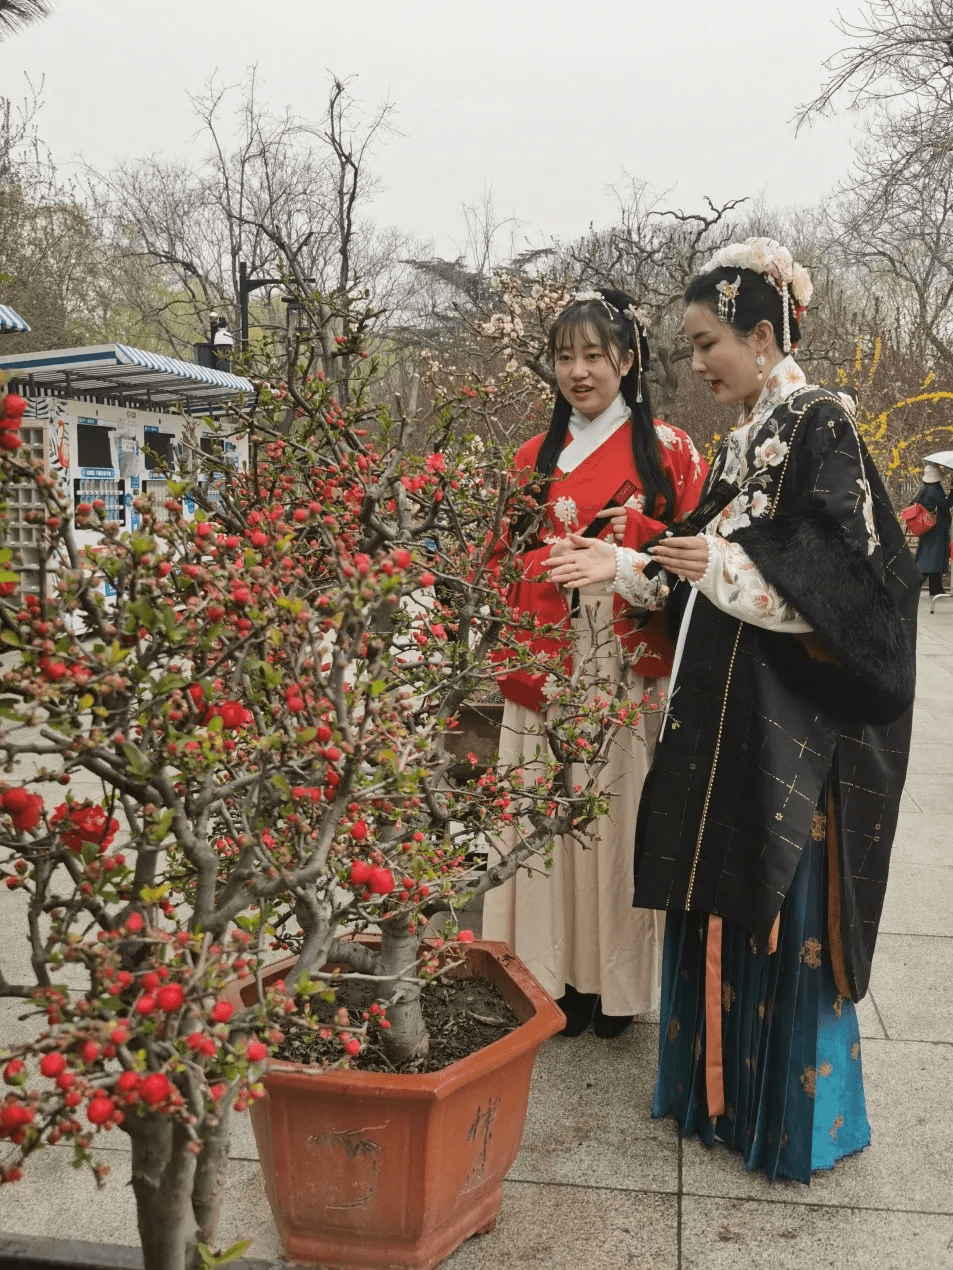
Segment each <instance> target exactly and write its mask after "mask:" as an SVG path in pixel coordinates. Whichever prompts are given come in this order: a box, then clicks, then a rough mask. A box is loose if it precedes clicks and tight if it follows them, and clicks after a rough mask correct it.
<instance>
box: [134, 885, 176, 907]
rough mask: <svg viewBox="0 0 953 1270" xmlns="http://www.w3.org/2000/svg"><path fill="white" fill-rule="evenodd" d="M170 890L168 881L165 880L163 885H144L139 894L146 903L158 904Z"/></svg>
mask: <svg viewBox="0 0 953 1270" xmlns="http://www.w3.org/2000/svg"><path fill="white" fill-rule="evenodd" d="M168 890H169V884H168V882H163V883H162V885H161V886H144V887H143V888H142V890H141V891H140V892H139V894H140V897H141V899H142V902H143V903H144V904H158V903H159V901H160V900H161V899H162V898H163V897H164V896H165V895H166V894H167V893H168Z"/></svg>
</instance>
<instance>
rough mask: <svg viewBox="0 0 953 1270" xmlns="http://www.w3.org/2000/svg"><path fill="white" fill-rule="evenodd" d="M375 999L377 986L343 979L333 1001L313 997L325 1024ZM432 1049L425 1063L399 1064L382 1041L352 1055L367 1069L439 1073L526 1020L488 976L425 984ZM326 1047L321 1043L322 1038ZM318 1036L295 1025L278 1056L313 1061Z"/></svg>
mask: <svg viewBox="0 0 953 1270" xmlns="http://www.w3.org/2000/svg"><path fill="white" fill-rule="evenodd" d="M373 1000H374V993H373V987H372V985H370V984H366V983H361V982H359V981H357V982H355V981H353V980H352V981H350V982H344V983H342V984H341V985H340V986H339V987H338V989H337V999H336V1000H335V1001H334V1003H333V1004H329V1003H328V1002H326V1001H322V1000H321V999H320V998H319V997H315V998H313V999H312V1002H313V1003H312V1013H313V1015H314V1016H315V1017H316V1018H317V1019H318V1020H319V1021H320V1022H321V1023H331V1022H332V1020H333V1018H334V1014H335V1011H337V1010H339V1009H340V1008H341V1006H345V1007H346V1008H347V1010H348V1013H349V1014H350V1015H351V1017H352V1018H354V1019H355V1020H359V1019H360V1017H361V1012H362V1011H363V1010H366V1009H367V1007H368V1006H369V1005H370V1004H371V1002H372V1001H373ZM421 1000H422V1002H423V1012H424V1022H425V1024H426V1026H427V1032H428V1035H429V1037H430V1052H429V1054H428V1056H427V1058H426V1059H425V1060H424V1061H423V1062H422V1063H414V1064H405V1065H404V1066H402V1067H395V1066H394V1065H393V1064H392V1063H391V1062H389V1061H388V1059H387V1058H386V1057H385V1056H384V1054H383V1052H382V1050H381V1048H380V1046H378V1045H370V1046H368V1048H367V1049H366V1050H364V1051H363V1052H362V1053H361V1054H359V1055H358V1056H357V1057H356V1058H355V1059H353V1060H352V1063H351V1066H352V1068H354V1069H356V1070H358V1071H365V1072H390V1073H394V1072H401V1073H412V1072H438V1071H441V1070H442V1069H443V1068H444V1067H449V1066H450V1064H451V1063H455V1062H457V1060H458V1059H461V1058H466V1057H467V1056H468V1055H470V1054H475V1053H477V1051H479V1050H481V1049H485V1048H486V1046H487V1045H492V1044H493V1042H494V1041H498V1040H499V1039H500V1038H501V1037H503V1036H506V1035H507V1034H508V1033H509V1032H512V1031H514V1030H515V1029H516V1028H518V1027H519V1025H520V1021H519V1019H518V1018H517V1017H516V1015H515V1014H514V1013H513V1011H512V1010H511V1009H510V1007H509V1006H508V1005H507V1004H506V1002H505V1001H504V1000H503V998H502V997H501V996H500V993H499V991H498V989H497V988H496V986H495V985H494V984H492V983H489V982H488V981H487V980H485V979H462V978H455V979H451V980H449V981H448V982H446V983H442V984H433V985H430V986H428V987H425V988H424V991H423V993H422V996H421ZM318 1045H319V1046H320V1045H321V1043H320V1042H318ZM313 1047H314V1035H313V1033H312V1032H310V1031H308V1030H306V1029H305V1028H301V1027H295V1026H294V1025H292V1026H291V1027H288V1028H287V1029H286V1037H285V1041H284V1043H283V1044H282V1046H281V1047H280V1049H279V1050H278V1051H277V1052H276V1054H275V1057H276V1058H279V1059H283V1060H284V1061H285V1062H289V1063H310V1062H311V1054H312V1048H313Z"/></svg>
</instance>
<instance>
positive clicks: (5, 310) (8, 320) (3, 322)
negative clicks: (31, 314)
mask: <svg viewBox="0 0 953 1270" xmlns="http://www.w3.org/2000/svg"><path fill="white" fill-rule="evenodd" d="M29 329H30V324H29V322H27V321H26V320H25V319H24V318H22V317H20V315H19V313H18V312H17V311H16V309H11V308H10V306H9V304H0V331H28V330H29Z"/></svg>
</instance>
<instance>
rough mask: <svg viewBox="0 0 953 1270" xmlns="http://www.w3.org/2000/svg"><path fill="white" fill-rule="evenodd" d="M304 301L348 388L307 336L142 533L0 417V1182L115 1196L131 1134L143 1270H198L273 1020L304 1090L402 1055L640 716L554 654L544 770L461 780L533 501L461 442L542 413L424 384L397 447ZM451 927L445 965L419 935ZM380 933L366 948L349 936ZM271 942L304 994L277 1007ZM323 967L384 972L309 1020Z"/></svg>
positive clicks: (380, 405)
mask: <svg viewBox="0 0 953 1270" xmlns="http://www.w3.org/2000/svg"><path fill="white" fill-rule="evenodd" d="M303 300H304V302H306V303H307V304H308V305H309V307H310V308H311V310H312V312H313V313H314V314H315V315H316V317H315V320H316V321H319V322H320V323H322V329H321V334H322V337H323V338H324V340H325V343H326V340H327V336H328V328H329V326H330V329H331V330H333V331H336V332H337V333H336V334H335V335H334V337H333V341H334V343H333V347H334V349H335V351H336V353H337V356H338V361H337V362H336V363H335V364H334V366H333V367H332V369H336V367H337V366H338V365H339V366H340V374H338V375H336V374H331V375H329V374H327V373H326V372H325V371H324V370H323V369H320V368H317V369H316V363H315V361H314V358H313V355H312V350H313V348H314V346H315V345H314V342H313V340H309V339H308V337H300V342H299V344H298V345H297V346H295V347H292V348H291V349H290V350H288V349H276V350H275V354H276V356H275V358H274V360H273V361H272V362H271V363H270V364H268V362H267V361H266V362H265V364H263V365H261V366H259V368H258V371H259V373H258V374H257V376H256V380H255V382H256V391H255V395H254V399H253V400H251V401H248V402H244V403H241V406H240V408H238V409H236V411H235V412H234V413H233V414H231V415H228V416H225V417H223V418H221V419H219V420H218V422H217V423H216V424H215V425H214V426H216V427H218V428H219V430H220V431H221V432H222V433H223V434H224V435H233V436H234V435H242V434H244V435H247V436H248V439H249V444H250V454H251V458H250V461H249V464H248V466H247V468H243V469H242V470H241V471H228V470H224V471H223V470H216V469H215V468H214V466H213V467H211V468H208V470H205V471H197V472H195V473H193V475H192V476H191V477H189V479H187V480H184V479H183V480H176V479H173V477H172V475H171V474H170V479H169V482H168V485H169V496H168V498H166V499H165V500H164V501H163V502H162V503H161V504H160V505H154V504H153V503H152V502H151V501H150V500H148V499H140V500H137V502H136V503H135V504H134V511H135V512H136V515H137V517H138V525H137V527H136V528H135V529H134V530H132V531H131V532H125V531H123V530H121V528H120V527H119V526H118V525H117V524H114V523H110V522H107V521H106V520H105V518H104V512H105V508H104V506H103V505H101V504H98V503H92V504H85V503H80V504H79V505H78V506H76V507H75V508H74V507H73V506H72V505H71V498H70V496H69V494H68V492H67V491H64V490H63V489H61V488H59V487H58V486H57V484H56V483H55V481H54V480H53V479H52V478H50V477H49V476H47V475H46V474H45V473H44V471H43V469H42V465H41V464H40V463H39V462H34V461H27V460H24V459H22V458H21V457H20V455H19V453H18V452H19V449H20V444H19V442H20V438H19V435H18V425H19V419H20V415H21V413H22V410H23V408H24V407H25V403H24V402H23V401H22V399H19V398H16V397H14V396H12V395H10V394H8V395H7V396H6V398H4V399H3V417H2V419H0V495H2V493H3V490H4V489H5V488H9V486H10V485H11V484H12V483H17V482H20V483H22V482H30V483H32V485H33V487H34V489H35V491H36V496H37V504H36V510H35V511H34V512H32V513H31V515H32V517H33V518H34V520H35V522H36V523H37V524H38V525H42V526H43V528H44V533H45V539H44V544H45V545H44V548H43V552H44V557H45V559H44V566H45V567H44V569H43V571H42V573H41V576H42V577H44V578H45V579H46V580H47V587H46V589H45V590H44V591H42V592H41V593H40V594H24V593H22V592H21V590H20V589H19V574H18V573H17V570H16V569H15V567H11V565H15V563H16V562H15V560H13V558H12V556H11V553H10V551H9V549H7V550H6V552H5V553H4V559H3V561H2V568H0V591H2V592H3V595H2V598H0V640H2V641H3V643H4V644H5V646H6V650H7V652H6V656H5V658H4V662H3V667H2V670H0V718H2V724H0V754H2V756H3V762H4V764H5V770H6V773H7V776H8V778H9V780H8V783H7V784H6V785H5V786H4V787H3V788H2V789H0V803H2V815H0V868H2V869H3V872H4V876H5V881H6V885H7V887H8V888H10V889H11V890H12V891H14V892H17V893H18V894H19V895H20V896H22V913H23V933H24V936H25V939H26V940H27V941H28V948H29V964H30V971H31V974H30V975H29V976H24V975H20V976H18V977H17V978H14V977H11V976H6V975H5V974H4V972H3V966H2V963H0V994H2V995H4V996H7V997H20V998H24V999H26V1000H28V1001H30V1002H32V1003H33V1004H34V1006H35V1009H36V1016H35V1018H36V1031H35V1035H34V1036H33V1037H32V1038H31V1039H30V1040H28V1041H27V1042H24V1043H22V1044H19V1045H17V1046H15V1047H13V1048H12V1049H11V1050H10V1051H9V1052H8V1054H7V1055H6V1056H5V1059H4V1060H3V1061H4V1067H3V1075H4V1079H5V1081H6V1083H7V1086H8V1087H9V1088H8V1092H7V1094H6V1096H5V1100H4V1101H3V1103H2V1104H0V1136H2V1137H5V1138H8V1139H10V1140H11V1141H12V1142H13V1143H14V1144H16V1145H17V1146H18V1147H19V1148H20V1159H19V1160H18V1161H17V1162H15V1163H11V1164H8V1165H7V1166H6V1167H5V1168H4V1170H3V1172H2V1174H0V1178H2V1180H3V1181H6V1182H12V1181H15V1180H17V1178H18V1177H19V1176H20V1175H21V1170H22V1167H23V1164H24V1161H26V1160H27V1159H28V1158H29V1156H30V1155H31V1154H32V1153H33V1152H34V1151H35V1150H37V1149H38V1148H40V1147H42V1146H44V1145H47V1144H50V1145H54V1144H56V1143H67V1144H71V1145H72V1146H73V1149H74V1151H75V1152H76V1155H77V1158H78V1160H79V1161H81V1162H88V1163H89V1164H90V1165H91V1167H92V1168H93V1170H94V1174H95V1176H96V1179H97V1181H102V1180H103V1178H104V1176H105V1173H106V1172H107V1170H106V1168H105V1167H104V1166H103V1165H101V1164H99V1163H97V1162H96V1161H95V1158H94V1157H95V1138H96V1136H97V1135H98V1134H99V1133H101V1132H104V1131H110V1130H118V1131H120V1132H124V1133H127V1134H128V1135H129V1137H130V1140H131V1144H132V1183H133V1186H134V1189H135V1194H136V1200H137V1206H138V1213H139V1229H140V1235H141V1239H142V1246H143V1255H144V1261H145V1265H146V1268H147V1270H185V1268H189V1270H191V1267H193V1266H198V1265H199V1264H208V1263H209V1261H210V1259H211V1258H212V1255H213V1254H212V1252H210V1249H211V1248H213V1247H214V1241H215V1225H216V1220H217V1217H218V1212H219V1207H220V1203H221V1197H222V1191H223V1187H224V1181H225V1170H226V1164H227V1152H228V1135H229V1123H230V1116H231V1114H232V1112H233V1111H241V1110H243V1109H244V1108H246V1107H247V1105H248V1103H249V1101H251V1100H253V1099H255V1098H257V1097H259V1096H261V1093H262V1086H261V1084H260V1080H259V1077H260V1075H261V1072H262V1067H263V1064H265V1063H266V1062H267V1058H268V1056H269V1054H271V1053H273V1052H274V1051H275V1049H276V1048H277V1047H278V1046H279V1045H280V1044H281V1043H282V1041H283V1039H284V1029H285V1027H286V1026H287V1025H288V1024H289V1023H293V1024H294V1025H295V1026H296V1027H298V1028H302V1029H304V1030H306V1031H309V1032H310V1033H312V1035H313V1037H314V1049H313V1055H314V1061H315V1062H317V1063H320V1064H325V1065H341V1064H347V1063H352V1062H357V1061H360V1055H361V1052H362V1051H363V1050H364V1049H365V1048H367V1047H369V1046H375V1047H376V1046H381V1047H383V1048H384V1049H385V1051H386V1052H387V1054H388V1056H389V1057H390V1059H391V1061H392V1062H393V1063H394V1064H405V1065H407V1064H410V1065H411V1066H412V1065H413V1064H415V1063H418V1062H420V1061H421V1059H422V1058H423V1057H424V1056H425V1054H426V1051H427V1046H428V1040H427V1033H426V1027H425V1025H424V1020H423V1015H422V1011H421V1001H420V994H421V991H422V990H425V988H426V984H427V983H428V982H430V981H432V980H433V979H434V978H435V977H439V976H440V975H441V974H443V973H445V972H446V971H447V970H449V969H451V968H452V967H453V966H454V965H457V964H459V961H460V952H461V945H462V944H463V943H465V942H466V941H467V938H468V937H469V938H472V936H470V935H469V932H466V931H460V932H459V933H457V934H454V929H453V926H452V923H453V918H454V916H455V913H456V911H457V910H458V909H459V907H460V906H461V904H462V903H463V902H464V901H465V899H466V898H467V897H468V896H472V895H473V894H474V893H476V892H479V891H481V890H483V889H486V888H487V887H489V886H491V885H495V884H498V883H499V882H501V881H502V880H504V879H505V878H506V877H508V876H510V875H511V874H512V873H513V872H514V871H515V870H516V869H517V868H518V867H520V866H521V865H522V864H523V863H525V862H526V861H528V860H530V859H534V860H535V862H536V864H537V865H539V864H540V862H541V861H543V860H544V859H545V857H546V855H547V852H548V850H549V849H550V847H551V844H552V841H553V839H554V837H555V836H556V835H559V834H576V835H579V836H582V835H584V834H585V830H586V827H587V826H588V825H589V824H590V823H591V822H592V820H593V819H594V818H595V817H596V816H598V815H600V814H602V813H604V812H605V810H606V809H607V800H606V799H605V798H604V797H602V796H601V795H599V794H598V793H597V791H596V788H595V784H594V779H595V775H596V773H597V772H598V770H599V767H600V764H601V762H602V761H604V757H605V755H606V753H607V748H608V746H609V745H610V744H611V742H612V735H613V732H614V730H615V729H616V728H617V727H618V726H619V725H620V724H621V723H624V722H625V721H626V719H627V718H629V717H630V716H631V715H633V714H634V713H635V708H634V707H632V706H630V705H628V704H622V702H621V693H620V692H619V691H618V686H617V685H614V684H611V683H609V684H606V683H601V682H599V681H598V680H597V679H596V678H595V677H594V676H593V675H592V674H591V673H590V668H589V667H588V666H587V665H585V664H578V665H576V664H572V663H571V662H567V663H564V662H563V661H562V660H561V659H560V660H558V662H557V661H554V664H553V665H552V666H551V667H549V668H548V673H550V674H551V675H552V677H553V692H552V697H553V702H554V709H553V714H552V720H551V724H550V728H549V737H548V739H549V747H550V752H549V753H548V754H541V755H538V756H528V757H534V758H535V761H534V762H533V764H532V767H531V768H530V765H529V764H527V767H526V768H525V769H524V768H523V767H521V766H516V767H513V768H511V769H509V770H491V771H487V772H483V773H480V774H477V773H476V772H474V777H473V779H471V780H466V781H464V782H462V783H459V784H457V785H454V784H453V782H452V781H450V780H449V779H448V772H449V769H450V764H451V756H450V755H449V754H448V753H447V750H446V745H445V738H446V735H447V733H448V732H449V731H452V729H453V727H454V723H455V718H456V714H457V711H458V709H459V707H460V705H461V703H462V702H464V701H465V700H466V699H467V698H469V697H470V696H472V695H473V694H474V692H479V690H480V689H481V687H482V686H485V685H486V684H487V683H488V682H490V681H491V680H492V676H493V673H494V664H495V663H494V659H496V661H497V662H498V661H499V659H500V658H511V659H513V660H515V661H517V662H518V661H520V660H523V659H525V657H526V652H525V643H524V638H523V637H524V635H525V632H524V631H523V630H522V629H521V626H520V625H519V624H518V623H515V622H514V620H513V619H512V617H511V616H510V614H509V612H508V610H507V608H506V605H505V589H506V583H507V579H508V577H509V576H510V574H511V572H512V564H511V561H512V556H513V553H515V552H516V551H518V550H519V549H520V546H521V543H522V542H523V541H525V539H526V537H527V535H529V534H531V533H532V532H533V513H534V508H535V504H534V502H533V499H532V496H531V487H527V486H525V485H522V484H521V483H520V482H519V481H516V480H514V479H512V478H510V477H508V476H507V475H506V473H507V455H506V453H505V452H504V450H503V449H501V448H500V446H499V445H497V444H496V443H491V442H487V441H485V440H480V439H479V437H480V434H481V433H482V434H483V435H486V434H487V432H488V431H489V430H490V429H489V427H488V425H489V424H490V423H492V416H494V415H495V416H496V417H497V419H498V418H499V412H500V401H501V399H502V398H504V397H507V395H508V399H509V400H510V401H511V402H512V400H513V399H515V398H518V396H519V394H520V393H524V392H527V391H531V389H530V388H529V387H528V386H527V384H526V382H525V380H524V379H523V378H522V377H521V376H519V375H518V376H516V377H515V378H514V379H512V381H507V380H505V379H504V381H503V382H502V383H493V384H487V383H485V382H481V380H480V379H479V377H477V376H476V375H470V376H467V375H461V374H459V373H449V372H442V371H440V370H439V368H437V367H435V366H431V368H430V369H429V370H427V372H426V374H427V377H428V382H429V384H430V389H431V393H432V401H433V405H432V412H431V413H432V420H433V426H432V428H431V432H430V437H429V441H428V444H427V447H426V450H425V452H424V453H422V454H420V455H411V454H408V453H407V452H406V449H405V445H404V437H405V435H406V434H407V429H408V426H409V421H408V419H407V418H406V417H405V416H404V415H403V414H402V412H401V410H400V406H399V403H397V405H396V406H394V405H389V404H387V403H386V401H382V399H381V393H380V383H381V379H382V377H383V376H384V374H385V373H386V367H382V366H381V365H380V364H379V363H378V362H377V361H376V360H375V359H373V358H364V357H362V353H363V352H364V347H363V343H364V337H363V333H364V331H365V329H366V327H367V324H368V323H369V322H370V321H371V320H372V316H373V315H372V313H371V311H370V310H369V308H368V307H367V305H366V302H365V301H364V300H362V299H361V297H357V298H355V297H354V294H353V293H351V292H347V291H345V292H340V293H336V294H334V295H332V296H311V297H308V296H305V297H303ZM187 499H188V500H190V501H192V500H194V504H197V510H196V511H195V513H194V515H192V516H190V515H188V514H187V512H186V510H185V508H186V500H187ZM90 529H91V530H95V531H96V534H95V539H94V544H95V545H91V546H89V545H87V546H85V547H84V546H81V545H80V540H79V539H78V538H77V531H82V530H90ZM106 583H108V584H109V595H108V598H107V595H106V587H105V584H106ZM540 669H541V670H545V669H546V668H545V667H540ZM77 780H80V781H81V783H82V786H83V788H82V791H76V792H73V786H74V784H75V783H76V782H77ZM93 782H95V785H96V789H97V792H96V794H95V796H90V793H89V792H88V791H89V789H90V786H91V784H92V783H93ZM514 822H516V823H518V824H519V826H520V828H521V840H520V844H519V845H518V847H517V848H516V849H515V850H514V851H513V852H512V853H511V854H510V856H509V857H508V858H507V859H506V860H505V861H504V862H503V863H502V864H500V865H498V866H495V867H494V868H492V869H490V870H489V871H488V872H483V873H480V872H479V871H476V870H474V868H473V867H472V864H471V862H470V860H469V859H468V856H469V853H470V851H471V849H472V848H473V846H474V845H475V844H476V843H477V842H478V840H479V839H480V838H481V836H482V837H486V836H492V835H494V834H496V833H499V832H500V831H501V830H502V829H503V828H504V826H506V825H511V824H513V823H514ZM441 910H444V911H447V912H448V913H449V914H450V919H451V930H450V932H449V934H448V933H447V932H445V934H444V939H445V940H446V943H444V942H441V941H435V940H433V939H430V938H427V930H428V926H427V924H428V919H429V918H431V917H432V916H433V915H434V914H436V913H438V912H440V911H441ZM369 927H374V928H375V929H376V930H378V931H379V934H380V949H379V951H373V952H372V951H369V950H368V949H367V948H366V946H364V945H362V944H358V943H355V942H354V940H353V939H352V938H351V937H350V936H352V935H353V934H354V933H359V932H361V931H362V930H365V929H368V928H369ZM342 930H344V931H345V932H346V936H345V937H342V936H341V931H342ZM11 942H12V941H10V940H9V938H8V941H7V942H6V944H5V948H4V952H3V956H6V955H7V948H8V946H9V944H10V943H11ZM281 946H288V947H293V948H294V949H295V951H296V952H297V954H298V955H297V960H296V964H295V967H294V970H293V971H292V972H291V973H289V974H288V976H287V977H286V980H285V981H284V982H278V983H277V984H273V985H272V986H270V987H269V988H268V989H267V990H266V988H265V986H264V982H263V968H264V965H265V963H266V961H267V959H268V957H269V955H270V953H271V950H272V949H274V948H275V947H281ZM329 962H343V963H345V964H346V965H347V966H349V967H350V970H351V972H352V973H355V974H358V975H361V976H365V977H366V976H371V978H372V979H373V980H375V985H374V986H375V991H376V997H377V999H376V1000H375V1001H374V1003H373V1004H372V1005H371V1006H370V1008H369V1009H367V1010H357V1011H356V1010H350V1011H349V1010H348V1009H347V1008H346V1007H345V1006H343V1005H342V1006H340V1007H339V1008H337V1009H336V1010H335V1012H333V1014H332V1016H331V1020H330V1022H329V1021H328V1018H327V1017H324V1016H321V1012H320V1010H319V1009H318V1006H319V1004H327V1003H329V1002H330V1003H334V1002H335V992H336V991H337V990H338V988H339V986H340V984H341V982H342V980H344V981H346V979H347V977H348V975H347V974H346V973H345V974H344V975H343V976H342V975H341V974H340V973H334V974H332V973H331V972H328V971H325V970H324V969H323V967H324V966H326V965H327V964H328V963H329ZM236 977H237V978H238V979H248V980H250V981H251V980H253V979H254V980H255V981H257V985H258V992H257V1000H256V1002H255V1004H253V1005H251V1006H249V1007H248V1008H245V1009H242V1010H233V1009H232V1008H231V1007H230V1006H229V1005H228V1003H226V1002H224V1001H223V1000H222V999H221V995H220V994H221V990H222V988H223V986H224V984H225V983H226V982H227V981H229V980H231V979H234V978H236ZM27 980H29V981H27Z"/></svg>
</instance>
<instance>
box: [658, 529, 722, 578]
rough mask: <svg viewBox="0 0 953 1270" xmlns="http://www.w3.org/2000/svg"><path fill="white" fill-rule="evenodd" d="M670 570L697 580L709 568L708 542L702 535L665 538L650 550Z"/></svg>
mask: <svg viewBox="0 0 953 1270" xmlns="http://www.w3.org/2000/svg"><path fill="white" fill-rule="evenodd" d="M649 555H651V556H652V557H653V558H654V559H655V560H657V561H658V562H659V564H660V565H662V567H663V568H664V569H665V570H666V571H667V572H668V573H675V574H677V575H678V576H679V577H680V578H685V579H686V580H687V581H688V582H697V581H698V579H699V578H702V577H704V576H705V572H706V571H707V569H708V543H707V542H706V541H705V539H704V538H703V537H702V536H701V535H696V536H695V537H694V538H665V539H664V540H663V541H662V542H660V543H659V545H658V546H657V547H652V548H650V550H649Z"/></svg>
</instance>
